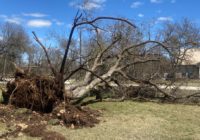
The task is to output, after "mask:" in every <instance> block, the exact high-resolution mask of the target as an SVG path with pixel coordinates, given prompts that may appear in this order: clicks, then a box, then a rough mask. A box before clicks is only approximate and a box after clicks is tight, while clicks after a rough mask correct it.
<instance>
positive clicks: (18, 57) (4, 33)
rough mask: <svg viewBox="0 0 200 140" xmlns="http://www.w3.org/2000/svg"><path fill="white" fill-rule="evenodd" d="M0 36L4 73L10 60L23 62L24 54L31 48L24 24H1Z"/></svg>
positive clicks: (0, 52)
mask: <svg viewBox="0 0 200 140" xmlns="http://www.w3.org/2000/svg"><path fill="white" fill-rule="evenodd" d="M0 36H1V40H0V55H1V58H2V59H3V60H2V62H3V64H1V65H2V68H3V70H2V69H1V71H3V74H4V72H5V70H6V65H9V63H8V62H10V61H12V62H15V63H17V64H20V63H21V62H22V56H23V54H24V53H25V52H27V51H28V49H29V44H30V40H29V37H28V35H27V33H26V32H25V30H24V29H23V27H22V26H20V25H16V24H12V23H4V24H2V25H0Z"/></svg>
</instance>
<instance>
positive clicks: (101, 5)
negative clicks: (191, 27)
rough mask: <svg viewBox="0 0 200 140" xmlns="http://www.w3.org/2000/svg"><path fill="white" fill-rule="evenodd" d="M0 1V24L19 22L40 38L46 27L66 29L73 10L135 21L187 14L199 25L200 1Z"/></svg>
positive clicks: (173, 17)
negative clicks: (85, 2)
mask: <svg viewBox="0 0 200 140" xmlns="http://www.w3.org/2000/svg"><path fill="white" fill-rule="evenodd" d="M79 2H80V0H0V23H1V22H4V21H7V22H12V23H16V24H20V25H23V26H24V27H25V29H26V30H27V31H28V33H29V34H31V31H36V33H37V34H38V36H40V37H41V38H44V37H45V35H46V33H47V32H48V31H50V30H57V31H63V32H64V31H66V32H67V31H68V30H69V28H70V23H71V22H72V19H73V16H74V15H75V13H76V11H77V9H78V8H79V9H85V10H92V11H95V12H94V13H95V14H96V15H102V16H120V17H126V18H129V19H131V20H134V21H135V22H136V23H138V22H142V21H150V20H154V21H156V22H160V23H161V22H164V21H177V20H180V19H181V18H183V17H187V18H189V19H191V20H193V21H194V22H196V23H197V24H200V14H199V5H200V0H89V1H88V2H87V4H86V5H85V6H84V7H82V6H80V5H79Z"/></svg>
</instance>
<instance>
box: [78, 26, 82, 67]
mask: <svg viewBox="0 0 200 140" xmlns="http://www.w3.org/2000/svg"><path fill="white" fill-rule="evenodd" d="M81 54H82V30H81V28H80V30H79V55H80V66H81V64H82V55H81Z"/></svg>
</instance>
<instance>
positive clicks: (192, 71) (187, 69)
mask: <svg viewBox="0 0 200 140" xmlns="http://www.w3.org/2000/svg"><path fill="white" fill-rule="evenodd" d="M176 75H177V76H179V77H180V78H192V79H198V78H200V48H193V49H189V50H187V51H186V53H185V60H184V61H183V62H182V63H181V65H179V66H178V71H177V74H176Z"/></svg>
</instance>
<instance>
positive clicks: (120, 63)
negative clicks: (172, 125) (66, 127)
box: [4, 12, 194, 118]
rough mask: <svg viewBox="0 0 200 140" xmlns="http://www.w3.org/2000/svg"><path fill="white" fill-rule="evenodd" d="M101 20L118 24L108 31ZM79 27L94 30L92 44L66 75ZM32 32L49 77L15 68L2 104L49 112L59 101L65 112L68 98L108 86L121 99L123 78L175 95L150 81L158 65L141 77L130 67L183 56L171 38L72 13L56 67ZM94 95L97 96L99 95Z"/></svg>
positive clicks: (122, 21) (78, 97)
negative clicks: (156, 37)
mask: <svg viewBox="0 0 200 140" xmlns="http://www.w3.org/2000/svg"><path fill="white" fill-rule="evenodd" d="M105 20H106V21H107V20H109V21H117V23H116V24H114V25H112V26H109V27H108V29H103V28H101V27H100V25H99V24H98V22H99V21H105ZM104 26H105V24H104ZM78 27H85V28H90V29H91V28H92V29H93V30H92V33H93V34H94V35H93V38H92V39H91V40H92V41H91V42H90V43H91V44H90V45H91V46H93V48H90V49H88V52H87V53H86V54H85V56H82V54H79V57H82V58H84V59H83V60H82V61H83V62H82V63H81V64H80V65H79V66H77V67H76V68H75V69H73V70H71V71H70V72H69V71H68V72H67V73H66V69H67V67H69V66H67V65H66V61H67V59H68V54H69V51H70V47H71V43H72V39H73V35H74V32H75V31H76V29H77V28H78ZM104 32H105V33H106V34H104ZM33 35H34V39H35V40H36V42H37V43H38V44H39V45H40V46H41V48H42V49H43V51H44V53H45V56H46V59H47V62H48V66H49V69H50V70H51V72H52V77H46V76H42V75H40V76H33V75H31V74H29V73H28V72H26V71H24V70H22V69H20V68H18V67H17V66H16V68H17V70H16V73H15V81H11V82H9V83H8V85H7V88H8V91H7V93H6V94H5V95H4V96H5V99H7V100H6V101H7V103H10V104H13V105H16V106H18V107H26V108H30V109H32V110H37V111H42V112H51V111H52V109H53V108H54V107H55V106H56V105H57V104H59V103H60V102H62V101H63V100H64V101H65V109H68V110H70V109H71V106H70V103H71V100H76V101H75V102H73V103H79V102H80V101H82V99H84V98H85V97H87V96H89V93H90V92H91V91H92V90H93V89H95V88H101V87H107V88H109V89H110V90H111V91H112V92H119V93H121V94H122V96H121V97H122V99H124V98H126V93H125V92H124V89H123V87H124V84H127V81H131V82H134V83H138V84H141V85H148V86H150V87H153V88H154V89H156V90H157V91H159V92H161V93H162V94H163V98H164V99H176V97H175V96H174V95H173V94H171V92H165V91H164V90H162V89H160V88H159V86H157V84H156V83H154V82H153V81H152V80H153V79H155V78H156V77H159V72H158V70H157V68H154V70H153V72H151V73H149V74H147V75H142V76H140V77H138V76H136V75H140V73H139V74H134V73H137V71H135V69H137V67H138V65H140V67H141V69H143V70H144V69H145V68H146V66H147V64H148V65H149V66H150V67H148V68H147V70H148V69H150V68H152V66H153V67H154V65H153V64H157V63H161V62H162V63H164V62H170V61H169V60H170V58H173V59H172V60H173V61H171V63H172V64H171V66H172V67H173V66H174V61H177V60H182V59H183V56H182V54H181V55H177V53H175V51H174V49H173V47H174V46H171V44H170V46H169V42H170V41H173V40H171V38H170V37H169V38H168V37H166V38H164V37H163V40H162V41H160V40H147V41H145V40H144V39H143V38H142V37H141V36H142V32H141V31H139V29H137V27H136V26H135V25H134V24H133V23H131V22H130V21H129V20H127V19H124V18H115V17H97V18H94V19H89V18H87V17H85V16H84V15H83V14H82V13H79V12H77V14H76V16H75V18H74V21H73V24H72V27H71V30H70V34H69V38H68V40H67V42H66V46H65V51H64V55H63V58H62V62H61V65H60V69H59V70H57V69H56V68H55V67H54V66H53V64H52V62H51V59H50V56H49V54H48V51H47V49H46V46H44V45H43V43H42V42H41V41H40V40H39V38H38V37H37V35H36V33H35V32H33ZM106 39H107V40H106ZM184 43H185V44H187V45H188V46H192V45H194V41H193V40H188V41H187V42H184ZM173 45H174V44H173ZM178 45H180V44H178ZM180 56H181V57H180ZM73 61H77V60H73ZM163 65H164V64H163ZM79 71H83V72H84V74H85V75H84V76H83V80H80V82H77V83H74V84H73V85H70V86H67V87H65V81H66V80H68V79H70V78H71V77H73V75H74V74H76V73H77V72H79ZM133 72H134V73H133ZM97 96H99V98H101V97H100V95H97ZM65 118H66V116H65Z"/></svg>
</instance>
